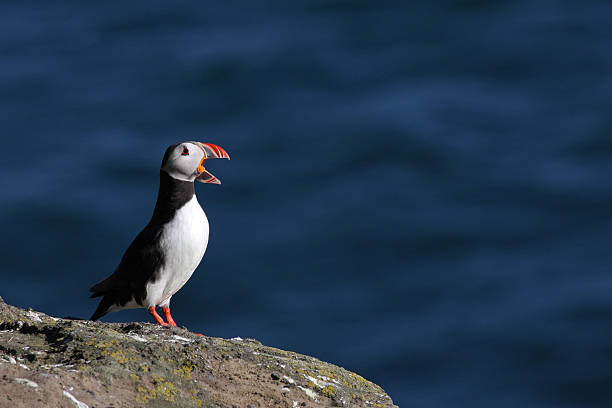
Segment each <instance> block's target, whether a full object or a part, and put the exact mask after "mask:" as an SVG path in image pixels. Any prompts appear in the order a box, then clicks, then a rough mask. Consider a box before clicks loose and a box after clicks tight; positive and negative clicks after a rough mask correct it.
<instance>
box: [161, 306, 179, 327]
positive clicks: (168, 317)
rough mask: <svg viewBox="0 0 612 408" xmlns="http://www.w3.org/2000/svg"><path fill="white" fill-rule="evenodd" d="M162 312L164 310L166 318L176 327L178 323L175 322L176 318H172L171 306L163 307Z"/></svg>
mask: <svg viewBox="0 0 612 408" xmlns="http://www.w3.org/2000/svg"><path fill="white" fill-rule="evenodd" d="M162 312H164V316H166V320H167V321H168V324H169V325H170V326H174V327H176V323H175V322H174V319H173V318H172V315H171V314H170V308H169V307H162Z"/></svg>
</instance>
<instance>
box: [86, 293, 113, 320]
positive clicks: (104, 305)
mask: <svg viewBox="0 0 612 408" xmlns="http://www.w3.org/2000/svg"><path fill="white" fill-rule="evenodd" d="M94 295H95V294H94ZM94 295H92V296H91V297H94ZM101 295H102V294H101V293H100V294H98V295H96V296H101ZM113 303H114V302H113V301H112V300H110V299H109V297H108V296H104V297H103V298H102V300H101V301H100V303H99V304H98V308H97V309H96V311H95V312H94V314H92V315H91V317H90V318H89V320H98V319H99V318H101V317H102V316H104V315H105V314H106V313H108V308H109V307H111V306H112V305H113Z"/></svg>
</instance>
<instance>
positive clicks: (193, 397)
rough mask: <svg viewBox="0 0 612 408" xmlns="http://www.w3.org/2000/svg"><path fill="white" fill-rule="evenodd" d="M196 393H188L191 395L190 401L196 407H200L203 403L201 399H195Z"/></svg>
mask: <svg viewBox="0 0 612 408" xmlns="http://www.w3.org/2000/svg"><path fill="white" fill-rule="evenodd" d="M196 392H197V391H196V390H189V393H190V394H191V395H190V397H191V399H192V400H193V401H194V402H195V403H196V404H198V407H201V406H202V405H204V402H203V401H202V400H201V399H199V398H197V397H196V396H195V394H196Z"/></svg>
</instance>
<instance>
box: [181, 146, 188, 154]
mask: <svg viewBox="0 0 612 408" xmlns="http://www.w3.org/2000/svg"><path fill="white" fill-rule="evenodd" d="M181 155H183V156H189V149H188V148H186V147H183V153H181Z"/></svg>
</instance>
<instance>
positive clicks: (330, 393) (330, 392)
mask: <svg viewBox="0 0 612 408" xmlns="http://www.w3.org/2000/svg"><path fill="white" fill-rule="evenodd" d="M321 394H323V395H325V396H326V397H329V398H334V397H335V396H336V389H335V388H334V387H333V386H331V385H327V386H325V387H323V388H321Z"/></svg>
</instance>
